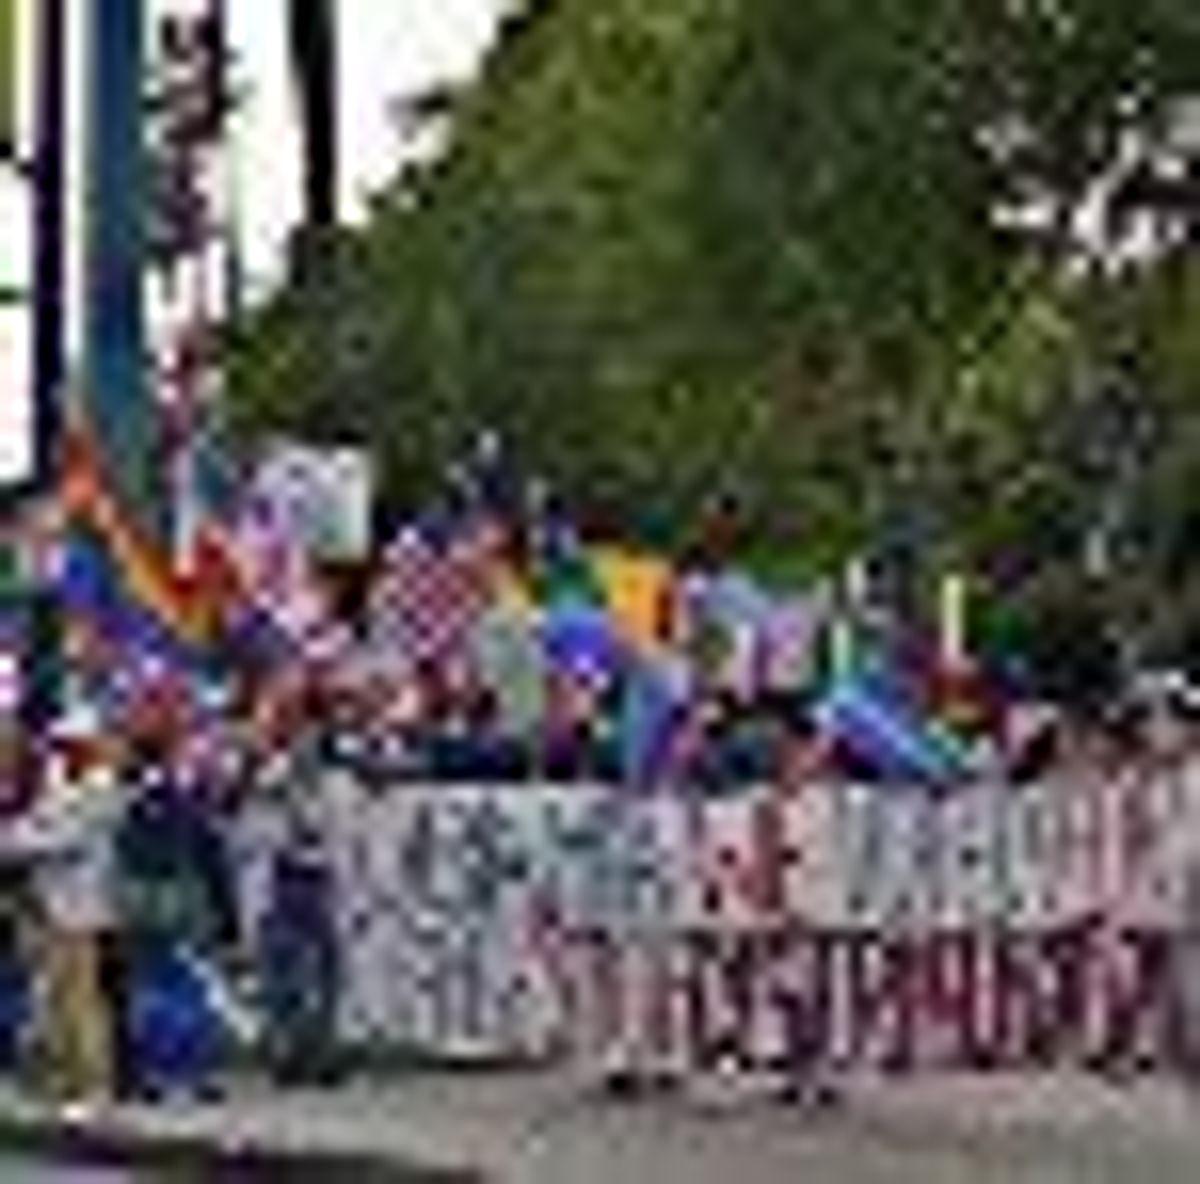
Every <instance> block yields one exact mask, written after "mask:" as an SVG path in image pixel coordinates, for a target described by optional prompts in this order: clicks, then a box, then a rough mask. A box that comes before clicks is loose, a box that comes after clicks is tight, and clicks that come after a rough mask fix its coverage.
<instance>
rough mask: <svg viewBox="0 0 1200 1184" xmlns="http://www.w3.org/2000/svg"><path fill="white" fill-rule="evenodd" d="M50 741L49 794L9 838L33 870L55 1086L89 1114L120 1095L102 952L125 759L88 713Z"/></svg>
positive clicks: (77, 714)
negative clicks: (120, 762) (120, 760)
mask: <svg viewBox="0 0 1200 1184" xmlns="http://www.w3.org/2000/svg"><path fill="white" fill-rule="evenodd" d="M50 739H51V748H50V750H49V752H48V753H47V758H46V761H47V764H46V778H45V784H44V786H43V788H42V792H41V794H40V795H39V796H38V797H37V799H36V800H35V801H34V803H33V805H32V806H31V807H30V809H29V810H28V811H27V812H26V813H25V814H23V815H22V816H21V818H20V819H18V821H17V822H16V823H15V824H14V826H13V829H12V832H11V833H10V836H9V838H10V841H11V842H12V844H13V846H14V847H15V848H16V849H17V850H19V851H22V852H24V853H25V854H26V855H27V856H28V857H29V859H30V860H31V863H32V871H33V888H34V893H35V896H36V901H37V906H38V909H39V912H40V918H41V927H42V932H41V936H40V940H39V942H38V948H39V951H40V953H39V959H38V961H39V963H40V965H39V971H40V974H41V977H42V979H43V983H44V992H43V998H44V1001H45V1012H44V1015H43V1016H42V1017H41V1025H40V1027H41V1037H42V1042H43V1045H44V1048H45V1053H46V1062H47V1063H46V1066H45V1067H46V1070H47V1084H48V1086H49V1089H50V1091H51V1093H52V1095H53V1096H54V1097H56V1098H59V1099H61V1100H63V1101H64V1102H69V1103H72V1104H76V1105H90V1104H95V1103H98V1102H101V1101H103V1100H104V1099H106V1098H107V1097H109V1096H110V1094H111V1090H112V1086H113V1069H114V1066H113V1029H114V1026H113V1019H112V1013H111V1010H110V1008H111V1002H110V1000H108V999H107V998H106V995H105V990H104V982H103V952H104V946H105V943H106V940H107V939H108V937H109V935H110V934H111V931H112V928H113V925H114V922H115V916H114V866H113V839H114V832H115V826H116V820H117V816H118V812H119V809H120V801H121V798H120V785H119V781H118V778H117V775H116V755H117V754H116V753H115V752H114V751H113V745H112V741H111V739H109V738H107V737H106V736H105V735H104V731H103V721H102V720H101V719H100V717H99V715H98V714H97V713H96V712H95V710H94V709H92V708H91V707H89V706H85V705H77V706H75V707H74V708H72V709H71V710H70V711H68V712H67V713H66V715H65V716H64V717H63V718H62V719H61V720H60V721H59V722H58V723H57V725H56V726H55V728H54V731H53V733H52V735H51V738H50Z"/></svg>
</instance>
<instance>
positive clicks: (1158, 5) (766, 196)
mask: <svg viewBox="0 0 1200 1184" xmlns="http://www.w3.org/2000/svg"><path fill="white" fill-rule="evenodd" d="M1196 93H1200V6H1197V5H1196V4H1195V3H1194V0H1055V2H1053V3H1052V2H1050V0H970V2H969V0H856V2H855V3H854V4H847V3H845V0H805V2H804V3H797V2H796V0H543V2H542V3H536V4H532V5H530V6H529V7H528V8H527V10H525V11H524V12H523V13H522V14H521V15H520V17H518V18H514V19H513V20H512V21H511V22H510V24H509V27H508V29H507V31H506V33H505V35H504V36H503V37H502V38H501V40H500V43H499V46H498V48H497V49H496V51H495V52H494V54H493V55H492V58H491V60H490V62H489V64H488V66H487V69H486V70H485V72H484V75H483V77H482V80H481V81H480V82H479V84H478V85H477V86H474V87H472V88H471V89H470V90H468V91H466V92H465V93H463V94H461V95H459V96H457V97H456V98H455V101H454V104H453V113H452V118H451V128H452V130H451V134H450V143H449V146H448V148H447V149H446V151H444V152H443V153H442V154H440V155H439V156H438V157H437V158H436V160H434V161H433V162H432V163H430V164H428V165H426V166H422V167H420V168H416V169H408V170H406V171H404V172H402V173H400V174H399V175H398V176H397V178H396V180H395V182H394V184H393V185H392V186H391V187H390V189H389V190H388V192H387V193H386V194H385V195H384V196H383V197H382V199H381V200H380V202H379V205H378V208H377V210H376V213H375V216H374V218H373V219H372V221H371V223H370V225H369V227H368V229H367V230H366V231H365V232H363V233H361V234H356V235H353V236H347V237H346V239H345V241H344V242H342V243H341V244H340V245H339V249H338V251H337V252H336V254H337V262H338V265H337V266H336V268H334V269H332V270H331V271H330V273H329V275H328V277H327V282H326V286H325V287H324V289H323V290H321V291H316V292H314V291H311V290H309V291H302V290H296V289H291V290H288V291H285V292H283V293H281V294H280V296H279V297H278V299H277V300H276V301H274V303H273V304H272V305H271V306H270V307H268V308H266V309H264V310H263V311H262V312H261V314H260V315H259V316H258V317H257V318H256V319H255V321H254V323H253V324H252V325H251V326H250V327H249V329H248V331H247V332H246V333H244V334H242V335H240V336H239V340H238V341H237V342H236V343H235V349H234V351H233V368H232V373H233V375H234V383H233V391H234V397H235V411H236V412H237V414H238V417H239V419H240V421H241V423H242V424H243V425H245V426H246V427H247V428H248V429H250V430H257V429H260V428H261V427H263V426H264V425H267V426H271V427H275V428H277V427H287V428H293V429H296V430H299V431H302V432H304V433H306V434H310V435H317V436H321V435H323V434H328V433H331V432H332V433H335V434H342V435H352V436H360V437H363V438H366V439H368V440H369V441H370V442H371V443H372V444H373V445H375V446H376V447H378V449H379V450H380V452H381V455H382V456H383V457H384V458H385V461H386V468H385V471H386V475H387V480H388V485H389V490H390V491H391V493H392V494H393V495H394V496H395V497H396V498H398V499H403V498H405V497H409V496H412V495H414V494H416V493H418V492H419V491H421V490H423V489H425V488H427V487H428V483H429V482H430V480H431V479H433V478H434V477H435V476H436V474H437V473H438V471H439V470H440V468H441V467H442V466H443V465H444V464H445V463H446V461H447V459H448V458H449V457H451V456H452V455H453V454H454V452H455V450H456V449H458V448H460V447H461V446H462V445H463V443H464V441H465V440H466V439H467V438H468V437H469V436H470V435H471V433H472V432H473V431H474V430H476V429H477V428H478V427H480V426H482V425H485V424H487V425H492V426H497V427H499V428H500V429H501V430H502V431H503V432H504V434H505V435H506V436H508V437H509V438H510V439H511V440H512V441H513V443H514V444H515V446H516V450H517V452H518V454H519V455H520V456H521V457H522V458H523V459H524V460H525V462H526V463H527V464H528V465H529V466H530V467H531V469H533V470H535V471H537V472H539V473H542V474H544V475H546V476H548V477H549V478H550V479H551V480H552V481H553V482H555V483H557V484H558V485H560V486H561V487H563V488H564V490H565V492H566V494H567V495H568V497H569V498H571V499H572V500H574V501H575V502H577V503H582V504H585V505H586V504H589V503H599V504H601V505H602V506H604V507H606V508H607V509H608V510H609V511H610V512H613V513H615V514H616V515H617V516H618V517H619V518H620V519H621V520H622V522H623V524H624V526H625V528H626V530H627V531H628V532H629V533H631V534H634V535H644V536H649V537H652V538H661V537H667V538H672V539H676V540H677V539H679V538H681V537H684V536H686V535H687V533H688V531H689V529H690V526H691V524H692V523H693V522H694V521H695V518H696V514H697V509H698V507H699V506H700V504H701V503H702V502H703V500H704V499H705V498H706V496H708V495H710V494H711V493H712V492H713V491H714V490H718V489H721V490H728V491H730V492H733V493H735V494H737V495H738V497H739V498H740V502H741V505H742V507H743V510H744V514H745V518H746V522H747V531H746V535H747V540H748V542H749V544H751V545H753V546H755V547H760V548H761V549H762V550H764V551H766V552H769V553H771V554H773V555H778V554H780V553H781V552H787V553H790V554H794V555H795V556H796V557H797V560H798V561H801V562H803V561H808V562H810V563H825V562H828V561H829V560H830V559H831V558H836V557H837V556H838V555H840V554H844V553H846V552H847V551H848V550H850V549H851V548H855V547H860V546H862V545H863V544H864V543H866V542H868V541H870V540H872V539H878V538H880V537H881V536H886V535H888V533H889V532H892V533H900V534H903V533H904V532H905V531H908V532H909V533H910V534H911V533H913V532H916V533H917V534H918V535H919V537H920V538H921V540H922V541H923V543H924V544H925V546H924V547H923V548H922V550H923V553H926V554H929V555H936V556H941V555H944V554H945V553H946V552H948V551H950V552H955V553H965V554H966V555H967V556H969V557H972V558H974V559H976V560H978V559H981V558H983V557H987V558H988V559H989V560H990V559H995V558H996V557H1000V559H1002V560H1003V561H1004V562H1010V563H1011V565H1013V566H1015V567H1018V568H1019V567H1021V565H1022V564H1023V563H1026V561H1027V563H1028V565H1032V566H1033V567H1036V566H1037V565H1038V564H1039V563H1041V564H1045V563H1054V562H1057V563H1062V562H1064V561H1065V559H1066V558H1067V557H1068V556H1070V555H1072V554H1074V553H1075V552H1077V551H1078V550H1079V549H1080V546H1081V538H1082V537H1083V536H1084V535H1085V534H1086V533H1087V530H1088V529H1089V528H1090V527H1089V524H1091V523H1094V521H1095V520H1096V519H1097V518H1098V516H1102V514H1101V507H1100V505H1099V502H1100V500H1102V499H1099V498H1098V492H1097V491H1098V488H1099V487H1100V486H1103V485H1104V484H1105V482H1106V481H1107V480H1108V479H1109V478H1110V477H1112V476H1113V473H1114V472H1116V468H1121V466H1120V465H1117V462H1116V460H1115V459H1114V458H1115V454H1116V453H1119V452H1120V451H1121V448H1120V445H1121V442H1122V441H1121V439H1120V434H1121V431H1122V430H1123V429H1122V428H1121V426H1120V425H1118V429H1117V437H1118V438H1117V440H1116V448H1115V450H1114V448H1113V447H1111V443H1112V441H1111V440H1109V442H1108V444H1109V445H1110V446H1108V450H1107V452H1106V451H1105V447H1106V442H1105V439H1104V438H1103V437H1104V430H1103V428H1102V423H1103V421H1104V418H1105V415H1106V414H1107V413H1106V412H1105V411H1104V406H1105V404H1104V390H1105V388H1106V384H1111V382H1112V381H1113V378H1112V374H1113V372H1114V368H1116V369H1120V368H1121V367H1124V368H1125V369H1124V370H1122V375H1123V377H1122V379H1121V381H1124V382H1128V383H1135V384H1137V387H1138V390H1139V392H1140V394H1139V398H1143V399H1144V401H1146V403H1147V406H1150V407H1151V408H1152V410H1153V413H1154V414H1153V416H1152V417H1151V418H1152V419H1153V421H1154V424H1155V427H1156V434H1155V438H1154V440H1152V441H1150V442H1149V443H1148V444H1147V446H1146V447H1147V450H1148V455H1147V457H1146V461H1145V463H1144V464H1142V463H1139V464H1138V465H1136V466H1127V467H1126V468H1121V471H1122V473H1123V474H1124V475H1123V476H1122V481H1124V482H1125V485H1127V486H1128V489H1127V491H1126V492H1127V496H1126V497H1125V501H1126V502H1128V506H1126V507H1124V508H1123V510H1122V513H1123V515H1124V516H1123V519H1122V521H1123V522H1124V523H1126V524H1127V525H1128V526H1129V530H1128V531H1127V533H1128V534H1129V535H1130V537H1133V536H1136V535H1137V534H1138V530H1140V529H1141V525H1144V524H1145V523H1150V524H1151V527H1152V529H1150V530H1149V532H1148V533H1149V534H1151V535H1153V536H1154V537H1153V538H1147V539H1146V540H1145V541H1146V548H1147V554H1152V555H1153V556H1155V557H1156V559H1155V561H1156V562H1158V563H1160V564H1161V566H1162V570H1163V571H1167V572H1169V573H1170V575H1171V579H1172V580H1173V581H1175V584H1174V585H1173V586H1178V587H1179V588H1180V589H1182V588H1184V587H1185V586H1190V583H1193V582H1195V580H1196V576H1195V573H1194V571H1193V570H1192V564H1191V563H1190V562H1189V559H1188V549H1189V546H1188V541H1187V540H1190V539H1191V538H1193V537H1194V535H1195V529H1196V523H1197V521H1198V520H1200V504H1197V501H1196V499H1197V495H1196V493H1195V492H1194V491H1195V490H1196V489H1197V488H1200V487H1198V486H1197V483H1196V482H1195V481H1194V480H1193V476H1194V475H1195V461H1194V457H1195V455H1197V453H1196V451H1195V449H1194V448H1193V447H1192V444H1193V443H1194V442H1195V441H1196V439H1197V438H1198V435H1200V427H1198V425H1197V422H1196V421H1197V413H1198V410H1200V391H1197V386H1198V384H1200V353H1198V351H1200V346H1198V345H1197V342H1200V333H1197V315H1198V313H1200V279H1198V276H1197V271H1196V268H1195V266H1194V265H1193V264H1191V263H1190V262H1189V260H1188V256H1187V253H1186V251H1177V252H1175V253H1171V252H1166V251H1165V250H1164V253H1163V257H1162V258H1161V259H1155V260H1152V261H1150V262H1147V263H1143V264H1142V266H1140V267H1139V268H1138V269H1136V270H1134V271H1129V272H1128V273H1115V272H1114V271H1113V269H1112V268H1111V267H1110V266H1109V264H1110V263H1111V261H1112V260H1113V259H1115V258H1118V257H1120V252H1121V250H1123V249H1124V245H1125V243H1126V240H1127V239H1129V237H1130V234H1131V228H1132V230H1136V229H1138V226H1139V225H1141V226H1143V227H1144V225H1145V224H1146V219H1148V218H1151V219H1154V222H1155V226H1156V227H1157V229H1158V231H1159V232H1160V237H1161V238H1163V241H1164V242H1165V241H1166V238H1165V237H1164V234H1163V227H1169V228H1170V229H1171V232H1172V234H1173V235H1174V238H1172V239H1171V242H1182V241H1184V239H1186V237H1187V235H1188V234H1189V233H1190V232H1191V229H1192V227H1191V224H1190V223H1189V220H1188V219H1189V214H1188V209H1189V205H1188V202H1187V201H1186V200H1183V201H1181V200H1180V194H1181V193H1182V194H1183V195H1184V197H1185V198H1186V197H1187V194H1188V193H1189V192H1190V191H1189V190H1188V189H1187V185H1188V184H1190V181H1189V179H1188V178H1189V174H1188V172H1187V168H1188V165H1187V162H1186V160H1183V161H1182V163H1181V160H1180V159H1179V158H1178V154H1176V157H1172V156H1171V153H1172V151H1175V149H1174V148H1173V147H1172V145H1173V144H1174V143H1175V140H1176V139H1178V138H1179V137H1178V136H1177V135H1176V133H1177V132H1178V131H1179V125H1180V120H1181V119H1182V116H1181V114H1180V112H1182V111H1184V108H1183V107H1182V106H1181V105H1180V100H1181V99H1185V98H1187V97H1188V96H1190V95H1192V94H1196ZM1194 172H1195V170H1194V166H1193V173H1192V175H1194ZM1138 219H1141V220H1142V221H1141V223H1139V222H1138ZM1014 227H1016V228H1018V229H1014ZM1181 228H1182V229H1181ZM1131 358H1132V359H1135V360H1136V367H1135V370H1136V373H1135V374H1132V375H1130V374H1128V373H1126V371H1127V370H1128V362H1129V360H1130V359H1131ZM1126 403H1128V400H1126ZM1098 424H1099V425H1101V427H1097V425H1098ZM1109 436H1110V437H1111V436H1112V432H1109ZM1093 454H1095V455H1093ZM1106 465H1107V466H1109V467H1108V468H1107V469H1106V468H1105V466H1106ZM1113 466H1116V468H1114V467H1113ZM1126 469H1127V470H1128V471H1126ZM1110 470H1111V471H1110ZM1114 479H1115V478H1114ZM1139 524H1141V525H1139ZM1135 528H1136V529H1135ZM1143 533H1146V532H1143ZM1147 570H1149V568H1147Z"/></svg>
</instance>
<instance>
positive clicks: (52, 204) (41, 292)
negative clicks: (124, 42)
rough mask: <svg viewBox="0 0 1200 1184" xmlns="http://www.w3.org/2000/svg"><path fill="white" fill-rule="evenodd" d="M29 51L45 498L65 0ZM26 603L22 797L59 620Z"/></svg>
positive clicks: (61, 262)
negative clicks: (26, 742)
mask: <svg viewBox="0 0 1200 1184" xmlns="http://www.w3.org/2000/svg"><path fill="white" fill-rule="evenodd" d="M38 7H39V18H38V21H37V41H36V49H35V72H36V77H37V83H36V88H35V105H34V115H35V128H34V144H33V168H32V175H33V200H32V203H31V208H32V216H33V227H32V229H33V235H32V241H33V260H32V263H33V316H32V335H33V343H32V344H33V415H34V432H35V440H34V480H33V485H34V493H35V497H36V496H37V495H41V496H44V497H46V498H47V499H50V498H52V497H53V495H54V492H55V488H56V484H57V476H58V472H57V470H58V460H59V453H60V447H59V442H60V439H61V436H62V416H61V406H60V400H61V398H62V397H63V385H64V379H65V377H66V333H65V325H66V308H65V290H66V284H65V266H66V264H65V260H66V184H65V180H66V89H67V68H66V62H67V28H66V23H67V22H66V17H67V13H66V0H41V3H40V5H39V6H38ZM32 574H33V580H32V582H31V584H32V590H31V595H30V604H29V618H28V622H29V624H28V631H27V645H28V652H27V658H26V661H25V662H24V663H23V665H24V668H25V670H26V672H27V674H26V677H25V679H24V680H23V694H22V700H21V710H22V723H23V725H24V728H25V731H26V735H27V736H28V737H30V738H31V739H32V740H33V741H34V743H32V744H30V745H28V746H27V749H26V757H27V758H28V759H27V760H26V761H25V762H23V763H24V766H25V767H24V768H23V769H22V781H23V782H24V787H23V788H24V789H25V791H26V792H36V790H37V789H38V787H39V785H40V781H41V762H40V759H39V756H40V754H39V751H38V749H39V744H38V743H37V742H38V741H39V740H40V737H41V736H42V735H43V734H44V732H45V729H46V726H47V724H48V723H49V722H50V721H51V720H52V719H53V718H54V714H55V712H56V710H57V707H58V700H59V690H60V685H59V684H60V682H61V662H60V656H61V648H62V621H61V617H60V614H59V611H58V605H57V600H56V596H55V591H54V588H53V587H52V586H50V585H49V584H47V582H46V576H47V573H46V572H34V573H32Z"/></svg>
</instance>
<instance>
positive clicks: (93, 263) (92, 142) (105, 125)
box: [85, 0, 169, 539]
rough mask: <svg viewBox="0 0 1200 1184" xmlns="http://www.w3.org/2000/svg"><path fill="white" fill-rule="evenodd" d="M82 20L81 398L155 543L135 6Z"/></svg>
mask: <svg viewBox="0 0 1200 1184" xmlns="http://www.w3.org/2000/svg"><path fill="white" fill-rule="evenodd" d="M91 13H92V20H91V25H90V36H89V40H90V43H91V44H90V52H89V53H88V55H87V61H88V70H89V75H90V77H89V80H88V86H89V91H88V97H89V104H88V107H89V112H90V121H89V127H88V153H87V166H88V167H87V173H88V191H87V203H88V241H87V260H86V271H87V283H86V307H85V317H86V334H85V340H86V345H85V363H86V379H85V397H86V400H87V406H88V409H89V412H90V414H89V420H90V425H91V429H92V430H93V431H94V432H95V433H96V436H97V438H98V441H99V443H100V445H101V451H102V456H103V459H104V462H105V467H106V475H107V477H108V480H109V481H110V482H111V484H112V485H113V486H114V488H115V489H116V491H117V493H118V494H119V495H120V496H121V499H122V502H123V504H124V506H125V508H126V510H127V511H129V512H132V513H133V515H134V517H135V518H136V519H137V520H138V521H139V522H140V524H141V525H142V526H143V527H145V528H149V529H150V530H151V531H152V533H153V534H154V535H155V536H156V537H157V538H159V539H165V538H166V537H168V529H169V523H168V522H167V521H166V518H167V499H166V498H164V497H163V496H161V494H162V489H161V481H160V480H159V479H158V476H159V475H158V474H157V473H156V472H155V466H154V456H155V453H156V451H157V450H156V448H155V447H154V443H155V441H154V434H155V428H156V423H155V409H154V407H153V404H152V400H151V399H150V398H149V396H148V393H147V383H146V373H145V371H146V353H145V337H146V333H145V301H144V293H143V284H144V281H145V272H146V252H145V241H146V236H145V233H144V231H145V213H146V204H147V203H146V191H147V184H146V180H147V178H146V157H147V154H146V150H145V144H144V143H143V127H144V109H143V93H142V92H143V81H144V52H143V50H144V0H93V3H92V5H91Z"/></svg>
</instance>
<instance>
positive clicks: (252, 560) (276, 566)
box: [233, 493, 327, 641]
mask: <svg viewBox="0 0 1200 1184" xmlns="http://www.w3.org/2000/svg"><path fill="white" fill-rule="evenodd" d="M233 547H234V553H235V557H236V563H237V567H238V571H239V574H240V577H241V585H242V589H243V594H244V597H245V600H246V602H247V607H248V608H249V609H251V610H252V611H254V612H257V613H260V614H262V615H263V616H264V617H265V618H266V619H268V620H269V621H271V623H272V624H273V625H274V626H275V627H276V628H277V629H279V630H280V631H281V632H282V633H283V634H284V635H285V636H287V637H289V638H290V639H292V640H294V641H300V640H302V639H304V638H306V637H311V636H313V635H314V634H315V633H317V632H318V631H319V630H320V629H321V627H322V626H323V625H324V623H325V622H326V619H327V614H326V612H325V606H324V602H323V597H322V595H321V592H320V589H319V587H318V585H317V581H316V579H315V577H314V573H313V571H312V566H311V564H310V563H309V560H308V556H307V554H306V553H305V550H304V547H303V544H302V543H301V541H300V540H299V539H297V538H296V537H295V535H294V534H293V532H292V529H291V526H290V524H289V522H288V520H287V518H286V516H285V515H282V514H280V513H279V512H278V510H277V509H276V507H275V506H274V505H273V504H272V502H271V500H270V498H268V497H264V496H262V495H260V494H256V493H251V495H250V496H249V498H248V499H247V501H246V503H245V505H244V506H243V509H242V514H241V516H240V519H239V521H238V524H237V527H236V530H235V532H234V538H233Z"/></svg>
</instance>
